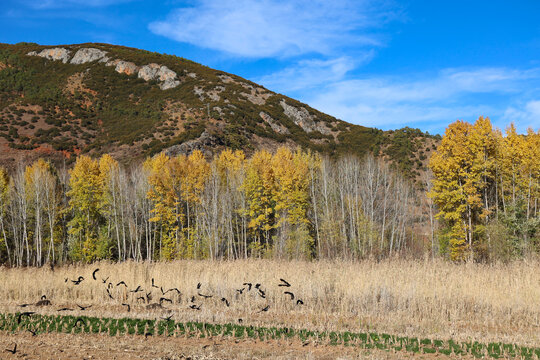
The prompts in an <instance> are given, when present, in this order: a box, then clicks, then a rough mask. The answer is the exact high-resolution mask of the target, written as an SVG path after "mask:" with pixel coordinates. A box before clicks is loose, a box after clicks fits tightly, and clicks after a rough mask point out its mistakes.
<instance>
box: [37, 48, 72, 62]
mask: <svg viewBox="0 0 540 360" xmlns="http://www.w3.org/2000/svg"><path fill="white" fill-rule="evenodd" d="M69 54H70V51H69V50H68V49H64V48H53V49H44V50H41V51H40V52H36V51H30V52H29V53H28V54H27V55H30V56H40V57H42V58H45V59H49V60H55V61H56V60H62V62H63V63H64V64H65V63H67V62H68V61H69Z"/></svg>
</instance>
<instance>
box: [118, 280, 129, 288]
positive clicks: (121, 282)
mask: <svg viewBox="0 0 540 360" xmlns="http://www.w3.org/2000/svg"><path fill="white" fill-rule="evenodd" d="M119 285H124V286H125V287H127V285H126V283H125V282H123V281H120V282H119V283H118V284H116V286H119Z"/></svg>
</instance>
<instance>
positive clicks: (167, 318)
mask: <svg viewBox="0 0 540 360" xmlns="http://www.w3.org/2000/svg"><path fill="white" fill-rule="evenodd" d="M172 317H173V316H172V315H169V316H167V317H164V318H162V319H163V320H165V321H171V319H172Z"/></svg>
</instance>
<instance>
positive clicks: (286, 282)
mask: <svg viewBox="0 0 540 360" xmlns="http://www.w3.org/2000/svg"><path fill="white" fill-rule="evenodd" d="M279 280H280V281H281V282H282V283H283V284H279V285H278V286H285V287H290V286H291V284H289V282H288V281H287V280H284V279H279Z"/></svg>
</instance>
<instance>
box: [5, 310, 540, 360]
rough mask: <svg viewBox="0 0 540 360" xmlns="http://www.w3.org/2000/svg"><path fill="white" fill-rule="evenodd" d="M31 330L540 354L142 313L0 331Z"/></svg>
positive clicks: (11, 324) (11, 321)
mask: <svg viewBox="0 0 540 360" xmlns="http://www.w3.org/2000/svg"><path fill="white" fill-rule="evenodd" d="M28 330H30V331H32V332H34V333H36V334H42V333H50V332H59V333H67V334H80V333H87V334H90V333H93V334H97V333H104V334H108V335H110V336H117V335H144V336H177V337H178V336H184V337H198V338H206V337H217V336H220V337H234V338H238V339H242V338H251V339H259V340H261V341H266V340H270V339H273V340H276V339H299V340H301V341H303V342H305V341H315V342H319V343H325V344H330V345H344V346H357V347H359V348H363V349H379V350H386V351H407V352H411V353H426V354H435V353H440V354H444V355H452V354H453V355H456V356H462V355H473V356H474V357H476V358H484V357H491V358H494V359H499V358H517V357H518V358H521V359H540V348H532V347H525V346H519V345H516V344H504V343H500V342H498V343H489V344H484V343H479V342H456V341H453V340H433V339H420V338H416V337H404V336H395V335H390V334H384V333H372V332H370V333H355V332H349V331H344V332H335V331H310V330H305V329H300V330H299V329H292V328H279V327H254V326H244V325H236V324H230V323H229V324H209V323H200V322H191V321H188V322H184V323H182V322H175V321H173V320H168V321H167V320H148V319H137V318H121V319H114V318H97V317H88V316H80V317H75V316H69V315H68V316H65V315H56V316H49V315H40V314H31V315H21V313H15V314H0V331H8V332H17V331H28Z"/></svg>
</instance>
